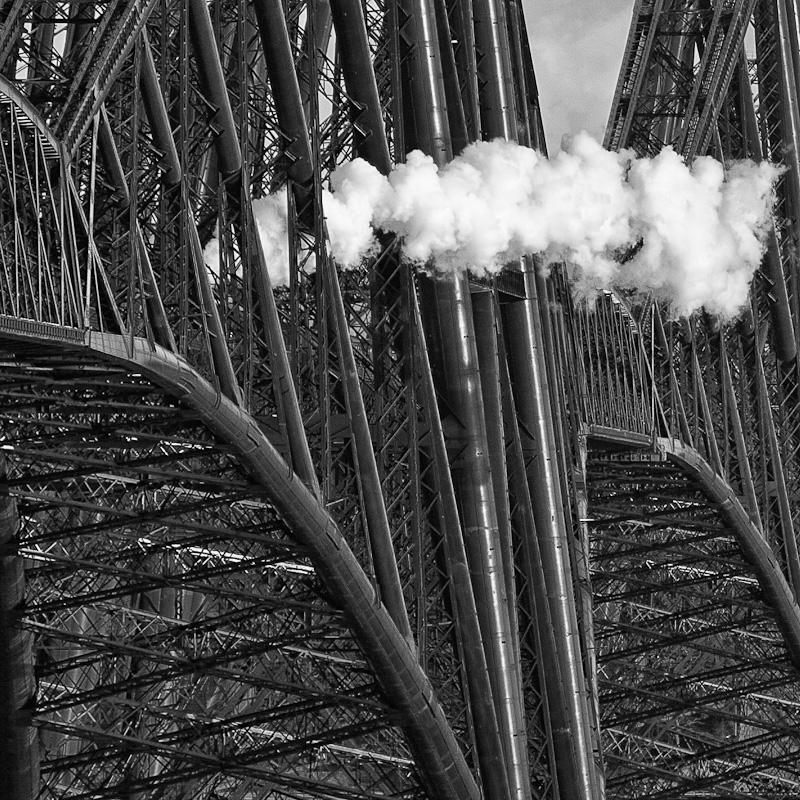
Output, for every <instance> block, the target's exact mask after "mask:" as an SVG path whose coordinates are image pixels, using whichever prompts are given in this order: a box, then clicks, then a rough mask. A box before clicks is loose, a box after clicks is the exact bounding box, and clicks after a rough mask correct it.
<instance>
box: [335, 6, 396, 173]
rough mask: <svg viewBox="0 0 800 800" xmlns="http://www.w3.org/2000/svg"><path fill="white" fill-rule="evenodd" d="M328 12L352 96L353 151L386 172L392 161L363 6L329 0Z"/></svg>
mask: <svg viewBox="0 0 800 800" xmlns="http://www.w3.org/2000/svg"><path fill="white" fill-rule="evenodd" d="M331 16H332V18H333V27H334V30H335V31H336V41H337V44H338V53H339V62H340V63H341V65H342V75H343V76H344V85H345V87H346V88H347V93H348V94H349V95H350V98H351V99H352V100H353V105H352V106H351V109H350V117H351V119H352V121H353V136H354V139H355V146H356V153H357V154H358V155H359V156H361V158H363V159H365V160H366V161H368V162H369V163H370V164H372V166H373V167H375V168H376V169H378V170H380V172H381V173H382V174H384V175H388V174H389V170H391V168H392V161H391V158H390V156H389V146H388V144H387V143H386V133H385V130H384V124H383V115H382V113H381V103H380V98H379V97H378V83H377V81H376V79H375V70H374V69H373V66H372V54H371V53H370V49H369V41H368V39H367V27H366V23H365V21H364V10H363V8H362V5H361V3H360V2H359V0H331Z"/></svg>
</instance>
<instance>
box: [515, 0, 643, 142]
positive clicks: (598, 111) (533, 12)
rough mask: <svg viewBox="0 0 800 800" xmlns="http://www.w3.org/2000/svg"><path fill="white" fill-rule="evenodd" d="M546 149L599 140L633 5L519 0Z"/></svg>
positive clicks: (626, 0) (613, 0)
mask: <svg viewBox="0 0 800 800" xmlns="http://www.w3.org/2000/svg"><path fill="white" fill-rule="evenodd" d="M523 4H524V9H525V21H526V23H527V27H528V35H529V36H530V42H531V50H532V53H533V66H534V69H535V71H536V80H537V83H538V86H539V100H540V103H541V106H542V117H543V119H544V130H545V135H546V136H547V147H548V150H549V151H550V152H551V153H554V152H556V151H557V150H558V147H559V143H560V142H561V137H562V136H563V135H564V134H565V133H567V134H575V133H578V132H579V131H581V130H586V131H587V132H588V133H590V134H591V135H592V136H594V137H595V138H596V139H599V140H600V141H602V138H603V132H604V130H605V126H606V122H607V121H608V114H609V111H610V108H611V98H612V96H613V94H614V87H615V85H616V82H617V74H618V72H619V66H620V62H621V61H622V52H623V50H624V47H625V40H626V37H627V35H628V26H629V25H630V20H631V11H632V9H633V5H634V0H523Z"/></svg>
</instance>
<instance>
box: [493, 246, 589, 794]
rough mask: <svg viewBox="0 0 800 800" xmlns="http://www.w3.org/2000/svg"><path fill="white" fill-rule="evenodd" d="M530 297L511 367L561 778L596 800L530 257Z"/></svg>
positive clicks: (511, 339) (512, 319) (513, 340)
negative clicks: (552, 658) (554, 690)
mask: <svg viewBox="0 0 800 800" xmlns="http://www.w3.org/2000/svg"><path fill="white" fill-rule="evenodd" d="M524 264H525V268H524V273H523V276H524V280H525V290H526V297H527V302H524V303H512V304H509V306H508V307H507V312H506V325H507V330H508V336H507V342H508V345H507V346H508V355H509V370H510V373H511V381H512V384H513V389H514V401H515V405H516V409H517V416H518V419H519V427H520V433H521V434H522V445H523V449H524V450H527V453H526V462H527V463H528V470H529V472H528V485H529V489H530V493H531V501H532V503H533V512H534V520H535V523H536V531H537V535H538V537H539V551H540V553H541V558H542V562H543V567H544V573H545V581H546V584H547V595H548V599H549V603H550V614H551V619H552V624H553V630H554V633H555V645H556V657H557V660H558V671H559V673H560V676H561V681H562V685H561V686H559V687H558V689H559V691H558V695H559V696H556V697H552V698H551V699H552V700H553V701H554V702H561V703H562V704H563V715H564V719H565V720H566V721H567V724H568V726H569V730H567V731H562V732H561V735H560V736H559V744H560V747H558V749H557V751H556V760H557V768H558V779H559V784H560V786H561V789H562V791H563V793H564V796H565V797H570V798H576V800H594V798H596V797H597V796H598V793H597V789H596V784H597V780H596V776H595V773H594V765H593V763H592V757H591V756H592V747H591V738H590V724H589V701H588V695H587V689H586V685H585V681H584V678H583V668H582V659H581V654H580V641H579V637H580V634H579V628H578V622H577V612H576V608H575V596H574V594H573V590H572V569H571V566H570V554H569V544H568V542H567V535H568V533H567V528H566V521H565V519H564V511H563V505H562V500H561V487H560V485H559V479H558V474H557V469H558V464H557V455H556V452H555V434H554V431H553V423H552V412H551V408H550V400H549V396H548V388H547V385H548V384H547V375H546V372H545V367H544V364H545V358H544V354H543V352H542V348H543V343H542V331H541V319H540V317H539V314H538V304H537V290H536V278H535V273H534V270H535V266H534V263H533V259H532V258H526V259H525V260H524Z"/></svg>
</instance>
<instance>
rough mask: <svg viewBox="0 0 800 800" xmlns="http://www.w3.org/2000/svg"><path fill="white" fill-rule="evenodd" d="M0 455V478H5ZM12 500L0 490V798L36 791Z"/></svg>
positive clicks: (18, 799) (28, 798) (15, 799)
mask: <svg viewBox="0 0 800 800" xmlns="http://www.w3.org/2000/svg"><path fill="white" fill-rule="evenodd" d="M7 477H8V476H7V473H6V463H5V458H2V457H0V481H3V480H5V479H6V478H7ZM18 526H19V521H18V517H17V504H16V502H15V501H14V499H13V498H12V497H9V496H8V493H7V488H6V491H5V493H3V494H0V758H2V767H0V797H3V798H7V800H33V798H35V797H37V796H38V791H39V744H38V742H37V733H36V729H35V728H33V727H32V726H31V724H30V707H31V706H32V702H33V698H34V695H35V692H36V689H35V686H34V678H33V653H32V651H31V643H30V634H29V633H27V632H26V631H23V630H22V629H21V628H20V627H19V625H18V620H19V615H20V612H21V610H22V606H23V604H24V602H25V575H24V571H23V562H22V558H21V557H20V556H19V554H18V552H17V531H18Z"/></svg>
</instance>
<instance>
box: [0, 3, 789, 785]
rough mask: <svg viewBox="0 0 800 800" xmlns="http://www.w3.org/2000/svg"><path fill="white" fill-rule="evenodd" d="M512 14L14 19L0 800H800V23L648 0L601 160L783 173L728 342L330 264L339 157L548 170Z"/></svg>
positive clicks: (673, 325)
mask: <svg viewBox="0 0 800 800" xmlns="http://www.w3.org/2000/svg"><path fill="white" fill-rule="evenodd" d="M529 28H530V29H531V30H532V31H533V32H534V33H535V29H536V20H535V19H529V20H528V26H526V21H525V19H524V18H523V10H522V5H521V4H520V3H519V2H518V0H363V2H362V1H361V0H285V1H284V2H279V0H251V2H246V0H210V2H206V0H100V2H97V0H63V1H62V0H0V451H1V452H0V757H2V767H1V768H0V796H2V797H3V798H8V799H9V800H35V799H36V798H40V799H41V800H67V798H69V799H70V800H73V799H74V800H77V799H79V798H83V799H85V800H89V799H90V798H92V800H94V799H98V800H99V798H108V799H109V800H112V799H113V800H123V799H124V800H156V799H157V798H158V799H159V800H160V799H161V798H167V799H170V798H174V799H175V800H177V799H178V798H187V799H188V798H193V800H214V799H215V798H226V800H227V799H228V798H231V799H232V800H261V798H287V799H288V798H292V799H293V800H299V798H326V799H328V800H334V799H335V800H348V799H349V798H353V799H354V800H355V798H362V799H365V798H375V799H377V798H397V799H398V800H399V798H408V799H409V800H410V798H420V799H421V798H424V797H427V798H436V800H448V799H449V800H479V798H484V800H512V798H513V800H539V799H540V798H548V799H550V798H552V800H602V799H603V798H606V797H607V798H609V800H616V799H617V798H619V800H623V798H630V800H634V798H635V799H636V800H641V799H643V798H648V800H655V799H656V798H659V800H661V799H663V800H666V798H674V799H675V800H677V799H678V798H720V799H721V798H770V800H789V799H790V798H796V797H798V796H800V672H798V670H800V606H798V597H799V596H800V557H798V538H797V533H796V532H795V528H796V527H798V526H800V519H798V514H800V502H798V498H799V497H800V454H799V452H798V451H799V450H800V396H799V393H800V387H799V383H800V374H799V373H798V359H797V347H796V341H797V336H798V325H800V304H799V303H800V287H799V286H798V247H799V246H800V242H798V237H800V161H798V153H800V110H799V109H800V105H799V104H798V91H799V89H798V87H800V45H799V44H798V40H799V39H800V15H799V14H798V8H797V3H796V0H682V1H681V0H636V3H635V7H634V10H633V20H632V24H631V29H630V34H629V37H628V42H627V45H626V49H625V54H624V57H623V62H622V71H621V74H620V78H619V82H618V85H617V90H616V94H615V97H614V102H613V108H612V111H611V116H610V121H609V125H608V130H607V136H606V146H608V147H610V148H615V149H623V148H629V149H632V150H634V151H635V152H637V153H639V154H654V153H656V152H658V150H660V149H661V148H662V147H664V146H666V145H670V146H673V147H674V148H675V149H676V150H678V151H679V152H680V153H681V154H682V155H683V156H684V157H685V158H686V159H687V160H691V159H693V158H694V157H696V156H699V155H704V154H711V155H714V156H716V157H717V158H719V159H720V160H723V161H728V160H730V159H734V158H741V157H750V158H754V159H756V160H759V159H764V158H767V159H770V160H771V161H775V162H778V163H780V164H782V165H783V167H784V170H783V172H782V174H781V177H780V179H779V182H778V185H777V197H778V202H777V206H776V209H775V215H774V229H773V230H771V231H770V234H769V238H768V247H767V251H766V253H765V256H764V261H763V264H762V267H761V269H760V270H759V272H758V273H757V275H756V279H755V280H754V282H753V286H752V290H751V296H750V305H749V307H748V308H747V309H746V310H745V311H744V312H743V313H742V315H741V316H740V317H739V318H738V319H737V320H736V321H734V322H724V323H723V322H721V321H720V320H717V319H714V318H712V317H710V316H709V315H707V314H705V313H703V312H699V313H696V314H694V315H692V317H691V318H689V319H680V320H675V319H671V318H670V315H669V310H668V309H667V308H665V306H664V305H663V303H661V302H660V301H659V300H658V299H655V298H651V297H641V296H638V295H636V296H634V295H628V294H626V293H624V292H617V293H606V294H604V295H602V296H600V297H598V298H597V300H596V302H595V303H594V304H593V305H592V306H591V307H587V306H585V305H581V304H579V303H576V301H575V300H574V299H573V297H572V294H571V292H570V288H569V284H568V279H567V276H566V274H565V272H564V270H562V269H561V268H559V267H555V268H553V269H552V271H550V272H548V273H547V274H546V273H545V270H543V269H542V268H541V265H539V264H538V263H537V261H536V260H535V258H534V257H533V256H530V257H525V258H523V259H522V260H520V261H519V262H518V263H513V264H509V265H508V266H507V268H506V269H505V270H504V271H503V272H502V273H501V274H499V275H497V276H495V277H491V278H475V277H473V276H470V275H469V274H467V273H462V274H457V273H451V274H448V275H446V276H442V275H431V274H428V273H427V272H425V271H424V270H423V269H420V268H418V267H415V266H414V265H411V264H408V263H406V262H405V261H404V260H403V259H402V258H401V253H400V243H399V242H398V241H396V239H395V238H394V237H393V236H391V235H388V234H385V233H382V232H378V242H379V246H378V247H377V249H376V250H375V251H374V252H373V253H372V254H371V256H370V257H369V259H368V261H366V262H365V263H364V264H363V265H362V266H361V267H360V268H359V269H355V270H342V269H340V268H339V267H338V265H337V264H335V263H334V261H333V260H332V259H331V257H330V256H329V253H328V249H329V248H328V240H327V234H326V228H325V219H324V215H323V213H322V193H323V190H324V189H326V188H327V186H328V181H329V178H330V176H331V174H332V172H333V171H334V170H335V169H336V167H338V166H340V165H341V164H343V163H344V162H347V161H350V160H351V159H353V158H355V157H361V158H363V159H364V160H366V161H367V162H369V163H370V164H371V165H373V166H374V167H375V168H377V170H379V171H380V172H381V173H383V174H388V172H389V171H390V170H391V168H392V165H393V164H395V163H399V162H402V161H404V160H405V158H406V156H407V154H408V153H410V152H411V151H412V150H414V149H419V150H422V151H423V152H424V153H426V154H428V155H429V156H431V157H432V158H433V160H434V162H435V163H436V164H437V165H438V166H443V165H445V164H446V163H448V161H450V160H451V159H452V158H453V156H454V155H455V154H458V153H459V152H460V151H461V150H462V149H463V148H464V147H465V146H466V145H467V144H469V143H470V142H474V141H477V140H481V139H493V138H498V137H499V138H502V139H506V140H510V141H516V142H518V143H520V144H522V145H525V146H530V147H536V148H538V149H540V150H543V151H544V150H545V144H544V136H543V131H542V122H541V117H540V112H539V105H538V99H537V90H536V82H535V77H534V70H533V60H532V57H531V52H530V48H529V44H528V29H529ZM534 56H535V53H534ZM567 60H568V59H567V58H566V57H565V68H566V62H567ZM267 196H272V197H278V198H280V202H282V203H285V206H286V212H287V213H286V216H287V225H288V234H287V235H288V241H289V262H290V263H289V275H288V279H287V281H286V285H277V283H276V285H273V283H274V280H273V277H274V275H275V264H272V263H269V262H268V258H269V255H268V254H265V251H264V248H263V246H262V243H261V239H260V237H259V234H258V229H257V223H256V212H255V211H254V208H255V209H257V208H258V204H259V203H263V202H264V198H266V197H267ZM270 202H274V201H270ZM212 239H216V242H217V245H216V250H217V251H218V257H217V260H215V262H214V263H215V264H216V266H215V267H213V268H209V267H208V266H207V265H206V261H207V260H208V258H209V256H208V252H209V251H208V249H207V248H208V246H209V243H210V242H211V241H212ZM204 251H205V254H204Z"/></svg>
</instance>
